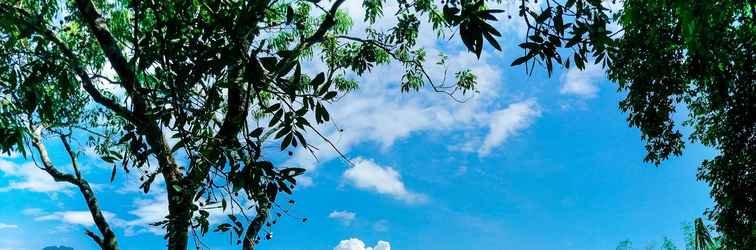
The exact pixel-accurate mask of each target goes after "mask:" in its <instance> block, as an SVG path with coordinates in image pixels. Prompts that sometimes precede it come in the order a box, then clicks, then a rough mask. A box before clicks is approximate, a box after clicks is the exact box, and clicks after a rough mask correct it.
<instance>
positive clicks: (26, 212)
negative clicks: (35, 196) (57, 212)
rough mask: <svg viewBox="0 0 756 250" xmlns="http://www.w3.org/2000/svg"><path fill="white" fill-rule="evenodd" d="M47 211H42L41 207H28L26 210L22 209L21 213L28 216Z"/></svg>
mask: <svg viewBox="0 0 756 250" xmlns="http://www.w3.org/2000/svg"><path fill="white" fill-rule="evenodd" d="M44 213H45V212H44V211H42V209H39V208H26V209H24V210H21V214H23V215H27V216H39V215H42V214H44Z"/></svg>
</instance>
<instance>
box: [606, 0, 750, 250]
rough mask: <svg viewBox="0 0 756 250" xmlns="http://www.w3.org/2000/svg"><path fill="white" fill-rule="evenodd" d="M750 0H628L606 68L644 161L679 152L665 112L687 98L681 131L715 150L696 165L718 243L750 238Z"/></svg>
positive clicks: (734, 244)
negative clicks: (706, 188)
mask: <svg viewBox="0 0 756 250" xmlns="http://www.w3.org/2000/svg"><path fill="white" fill-rule="evenodd" d="M754 13H756V2H754V1H627V2H625V6H624V11H623V13H622V16H621V17H620V23H621V25H622V26H623V28H624V35H623V36H622V38H620V39H618V40H617V44H616V45H617V50H616V52H615V53H613V54H612V56H611V57H612V60H613V61H614V62H613V65H614V66H613V67H611V66H610V67H609V76H610V78H611V79H613V80H615V81H617V83H618V84H619V86H620V90H622V91H627V93H628V94H627V97H626V98H625V99H624V100H623V101H622V102H620V109H621V110H623V111H625V112H628V114H629V116H628V122H629V124H630V125H631V126H634V127H638V128H640V131H641V134H642V138H643V140H644V141H645V142H646V149H647V150H648V155H647V157H646V161H649V162H653V163H655V164H657V165H658V164H659V163H660V162H661V161H662V160H664V159H667V158H668V157H670V156H671V155H680V154H681V153H682V150H683V146H684V139H683V137H682V134H681V133H680V131H679V129H680V128H679V126H677V125H676V124H675V122H674V120H673V118H672V115H673V114H674V113H676V112H677V109H678V108H686V109H687V111H688V113H689V114H688V120H687V121H685V122H684V123H683V125H686V126H691V127H692V128H693V133H692V134H691V136H690V139H691V140H692V141H694V142H700V143H702V144H704V145H706V146H709V147H712V148H715V149H717V151H718V152H719V154H718V155H717V156H715V157H714V159H712V160H706V161H704V162H703V163H702V165H701V167H700V168H699V172H698V178H699V179H700V180H703V181H706V182H707V183H708V184H709V185H710V186H711V188H712V190H711V196H712V197H713V198H714V200H715V201H716V206H715V207H714V209H713V210H711V211H709V212H708V214H709V218H711V219H712V220H713V221H715V222H716V226H717V230H718V231H720V232H721V233H722V234H723V236H724V240H723V242H722V243H723V244H724V246H726V247H729V248H734V249H754V248H756V150H754V149H755V148H756V140H755V139H754V138H756V69H755V68H754V62H756V54H755V53H754V46H755V45H756V42H754V41H755V40H754V39H755V38H756V26H755V24H754V18H755V17H754Z"/></svg>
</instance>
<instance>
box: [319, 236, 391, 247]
mask: <svg viewBox="0 0 756 250" xmlns="http://www.w3.org/2000/svg"><path fill="white" fill-rule="evenodd" d="M333 250H391V244H389V243H388V242H387V241H382V240H379V241H378V243H377V244H375V246H374V247H368V246H365V242H362V240H360V239H357V238H351V239H348V240H342V241H340V242H339V245H337V246H336V247H334V248H333Z"/></svg>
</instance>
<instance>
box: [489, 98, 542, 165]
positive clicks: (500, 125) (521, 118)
mask: <svg viewBox="0 0 756 250" xmlns="http://www.w3.org/2000/svg"><path fill="white" fill-rule="evenodd" d="M539 116H541V110H540V108H539V107H538V104H537V103H536V101H535V100H533V99H530V100H526V101H522V102H517V103H513V104H510V105H509V106H508V107H507V108H505V109H503V110H500V111H497V112H494V113H493V114H492V117H491V120H490V125H489V131H488V135H486V138H485V139H484V140H483V145H482V146H481V147H480V149H479V150H478V155H480V156H486V155H488V154H490V153H491V150H492V149H493V148H495V147H497V146H499V145H501V144H502V143H504V142H505V141H506V140H507V139H508V138H509V137H511V136H513V135H515V134H517V133H518V132H519V131H521V130H523V129H525V128H527V127H529V126H530V125H531V124H532V123H533V121H534V120H535V119H536V118H538V117H539Z"/></svg>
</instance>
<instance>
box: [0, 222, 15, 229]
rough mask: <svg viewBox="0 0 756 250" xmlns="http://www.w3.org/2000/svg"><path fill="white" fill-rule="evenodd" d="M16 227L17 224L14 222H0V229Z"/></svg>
mask: <svg viewBox="0 0 756 250" xmlns="http://www.w3.org/2000/svg"><path fill="white" fill-rule="evenodd" d="M16 228H18V225H14V224H5V223H1V222H0V229H16Z"/></svg>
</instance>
